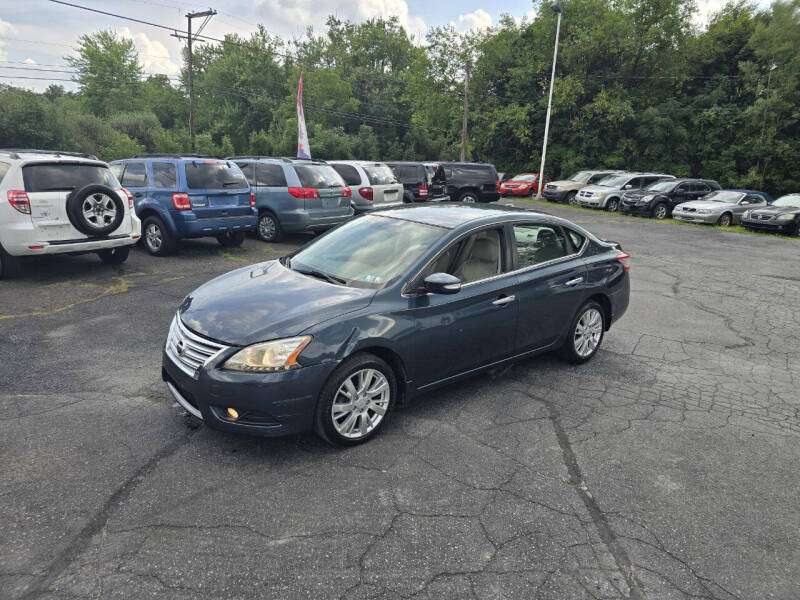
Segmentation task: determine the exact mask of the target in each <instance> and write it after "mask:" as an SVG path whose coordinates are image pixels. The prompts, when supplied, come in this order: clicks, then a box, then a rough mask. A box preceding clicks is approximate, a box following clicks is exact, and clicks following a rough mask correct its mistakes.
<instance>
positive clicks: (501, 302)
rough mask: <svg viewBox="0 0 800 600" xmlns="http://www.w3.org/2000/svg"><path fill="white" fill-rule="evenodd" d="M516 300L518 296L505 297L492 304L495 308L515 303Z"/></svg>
mask: <svg viewBox="0 0 800 600" xmlns="http://www.w3.org/2000/svg"><path fill="white" fill-rule="evenodd" d="M515 299H516V296H503V297H502V298H498V299H497V300H495V301H494V302H492V304H494V305H495V306H505V305H506V304H509V303H510V302H513V301H514V300H515Z"/></svg>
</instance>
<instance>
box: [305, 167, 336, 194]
mask: <svg viewBox="0 0 800 600" xmlns="http://www.w3.org/2000/svg"><path fill="white" fill-rule="evenodd" d="M294 171H295V173H297V178H298V179H299V180H300V185H301V186H303V187H304V188H314V189H317V190H319V189H328V188H340V187H344V180H343V179H342V177H341V175H339V173H337V172H336V170H335V169H333V168H332V167H330V166H328V165H297V166H296V167H295V168H294Z"/></svg>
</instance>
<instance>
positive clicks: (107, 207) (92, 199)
mask: <svg viewBox="0 0 800 600" xmlns="http://www.w3.org/2000/svg"><path fill="white" fill-rule="evenodd" d="M81 211H82V212H83V218H84V220H85V221H86V223H88V224H89V226H90V227H92V228H94V229H102V228H104V227H106V226H107V225H109V224H110V223H113V222H114V219H115V218H116V216H117V207H116V205H115V204H114V200H113V199H112V198H111V197H109V196H107V195H106V194H101V193H97V194H91V195H89V196H87V197H86V199H85V200H84V201H83V204H82V205H81Z"/></svg>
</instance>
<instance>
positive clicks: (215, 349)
mask: <svg viewBox="0 0 800 600" xmlns="http://www.w3.org/2000/svg"><path fill="white" fill-rule="evenodd" d="M227 348H228V346H224V345H222V344H219V343H217V342H212V341H211V340H209V339H207V338H204V337H201V336H199V335H197V334H196V333H192V332H191V331H189V330H188V329H187V328H186V326H184V324H183V323H182V322H181V319H180V317H179V316H178V315H175V318H174V319H172V325H170V328H169V335H168V336H167V345H166V352H167V355H168V356H169V357H170V358H171V359H172V362H174V363H175V364H176V365H177V366H178V367H179V368H180V369H181V370H182V371H183V372H184V373H187V374H188V375H191V376H192V377H195V376H196V374H197V370H198V369H199V368H200V367H202V366H203V365H204V364H206V363H207V362H208V361H209V360H211V359H212V358H214V357H215V356H216V355H217V354H219V353H220V352H222V351H223V350H226V349H227Z"/></svg>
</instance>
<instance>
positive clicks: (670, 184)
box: [644, 181, 676, 192]
mask: <svg viewBox="0 0 800 600" xmlns="http://www.w3.org/2000/svg"><path fill="white" fill-rule="evenodd" d="M675 185H676V184H675V182H674V181H655V182H653V183H651V184H650V185H648V186H647V187H645V188H644V189H646V190H650V191H651V192H671V191H672V188H674V187H675Z"/></svg>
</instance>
